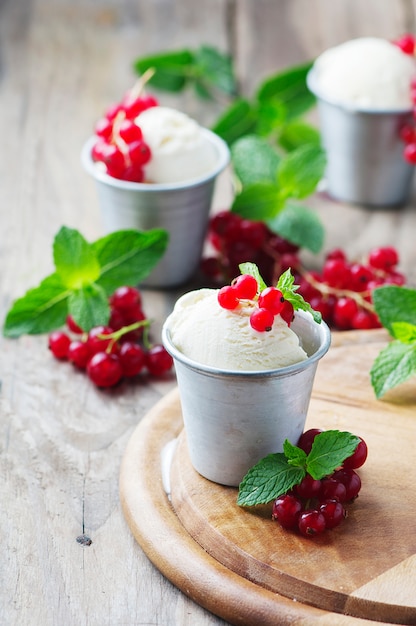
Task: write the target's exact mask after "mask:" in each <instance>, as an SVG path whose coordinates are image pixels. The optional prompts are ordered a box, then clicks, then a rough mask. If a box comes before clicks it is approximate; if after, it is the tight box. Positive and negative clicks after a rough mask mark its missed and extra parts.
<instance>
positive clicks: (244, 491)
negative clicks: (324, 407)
mask: <svg viewBox="0 0 416 626" xmlns="http://www.w3.org/2000/svg"><path fill="white" fill-rule="evenodd" d="M359 442H360V438H359V437H357V436H356V435H353V434H351V433H349V432H345V431H339V430H326V431H324V432H322V433H320V434H319V435H317V436H316V437H315V439H314V442H313V444H312V448H311V451H310V452H309V454H306V453H305V452H304V451H303V450H302V449H301V448H298V447H297V446H294V445H293V444H292V443H290V441H289V440H286V441H285V443H284V446H283V452H277V453H274V454H269V455H267V456H266V457H264V458H263V459H261V460H260V461H259V462H258V463H257V464H256V465H254V467H252V468H251V469H250V470H249V471H248V472H247V474H246V475H245V476H244V478H243V480H242V481H241V483H240V486H239V490H238V497H237V504H238V505H239V506H246V507H248V506H256V505H258V504H267V503H268V502H271V501H272V500H275V499H276V498H278V497H279V496H281V495H283V494H284V493H287V492H288V491H289V490H290V489H292V488H293V487H294V486H295V485H298V484H299V483H300V482H302V480H303V478H304V477H305V476H306V474H310V475H311V476H312V478H314V479H315V480H321V479H322V478H324V477H325V476H328V475H330V474H332V472H334V471H335V470H336V469H337V468H338V467H340V466H341V465H342V463H343V462H344V461H345V459H347V458H348V457H349V456H351V454H353V453H354V451H355V449H356V447H357V446H358V444H359Z"/></svg>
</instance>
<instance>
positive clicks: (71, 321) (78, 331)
mask: <svg viewBox="0 0 416 626" xmlns="http://www.w3.org/2000/svg"><path fill="white" fill-rule="evenodd" d="M66 325H67V326H68V328H69V330H70V331H71V332H73V333H75V334H76V335H81V334H82V333H83V332H84V331H83V330H82V328H81V327H80V326H78V324H77V323H76V322H75V320H74V318H73V317H72V315H67V317H66Z"/></svg>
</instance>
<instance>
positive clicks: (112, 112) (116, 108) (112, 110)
mask: <svg viewBox="0 0 416 626" xmlns="http://www.w3.org/2000/svg"><path fill="white" fill-rule="evenodd" d="M122 110H123V109H122V106H121V104H120V103H118V102H117V103H116V104H112V105H110V106H109V107H108V109H107V110H106V112H105V117H106V118H107V119H109V120H110V122H112V121H113V120H114V119H115V118H116V117H117V115H118V114H119V113H120V112H121V111H122Z"/></svg>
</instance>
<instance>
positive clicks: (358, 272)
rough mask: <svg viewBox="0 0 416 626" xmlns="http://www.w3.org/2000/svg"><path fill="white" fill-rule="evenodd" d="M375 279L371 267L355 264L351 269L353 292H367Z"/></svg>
mask: <svg viewBox="0 0 416 626" xmlns="http://www.w3.org/2000/svg"><path fill="white" fill-rule="evenodd" d="M373 278H374V275H373V272H372V271H371V269H370V268H369V267H366V266H365V265H361V264H360V263H354V264H353V265H351V267H350V281H351V282H350V286H351V289H352V290H353V291H365V290H366V289H367V285H368V283H369V281H370V280H372V279H373Z"/></svg>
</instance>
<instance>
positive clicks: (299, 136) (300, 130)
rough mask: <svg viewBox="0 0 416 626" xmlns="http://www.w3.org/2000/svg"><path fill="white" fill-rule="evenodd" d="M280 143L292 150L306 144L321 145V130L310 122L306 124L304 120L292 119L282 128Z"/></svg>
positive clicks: (286, 148)
mask: <svg viewBox="0 0 416 626" xmlns="http://www.w3.org/2000/svg"><path fill="white" fill-rule="evenodd" d="M278 143H279V145H280V146H281V147H282V148H284V149H285V150H287V151H288V152H290V151H292V150H296V148H299V147H300V146H303V145H304V144H313V145H316V146H319V145H320V143H321V136H320V133H319V131H318V130H317V129H316V128H314V127H313V126H310V124H306V123H305V122H303V121H302V120H292V121H291V122H289V123H288V124H286V125H285V126H284V127H283V128H282V130H281V132H280V134H279V137H278Z"/></svg>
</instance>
